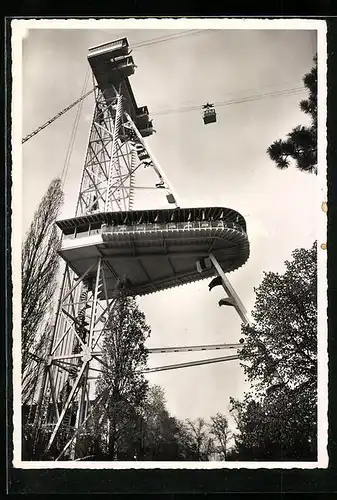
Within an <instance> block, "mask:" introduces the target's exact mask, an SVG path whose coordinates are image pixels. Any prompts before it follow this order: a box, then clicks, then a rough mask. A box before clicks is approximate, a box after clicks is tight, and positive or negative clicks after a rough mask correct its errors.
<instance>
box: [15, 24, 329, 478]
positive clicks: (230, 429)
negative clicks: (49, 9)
mask: <svg viewBox="0 0 337 500" xmlns="http://www.w3.org/2000/svg"><path fill="white" fill-rule="evenodd" d="M11 27H12V60H13V66H12V78H13V99H12V110H11V112H12V144H13V153H12V154H13V166H12V181H13V187H12V213H13V223H12V226H13V232H12V256H13V258H12V268H13V381H14V391H13V392H14V393H13V398H14V417H13V419H14V431H13V432H14V434H13V442H14V451H13V453H14V462H13V463H14V466H15V467H20V468H27V469H29V468H69V467H70V468H93V469H94V468H130V469H133V468H167V469H170V468H171V469H172V468H191V469H197V468H206V469H216V468H218V469H219V468H241V467H245V468H255V469H256V468H261V467H264V468H326V467H327V466H328V453H327V429H328V422H327V408H328V400H327V398H328V379H327V367H328V354H327V299H326V294H327V281H326V259H327V239H326V226H327V189H326V93H327V89H326V58H327V48H326V27H325V22H324V21H319V20H318V21H317V20H300V19H288V20H284V19H279V20H258V19H256V20H253V19H246V20H244V19H243V20H235V19H222V20H217V19H199V20H198V19H190V20H188V19H184V20H183V19H176V20H169V19H166V20H164V19H162V20H161V19H137V20H136V19H124V20H122V19H120V20H109V19H101V20H80V19H78V20H76V19H54V20H53V19H44V20H34V19H29V20H27V19H26V20H23V19H22V20H20V19H17V20H13V21H12V23H11Z"/></svg>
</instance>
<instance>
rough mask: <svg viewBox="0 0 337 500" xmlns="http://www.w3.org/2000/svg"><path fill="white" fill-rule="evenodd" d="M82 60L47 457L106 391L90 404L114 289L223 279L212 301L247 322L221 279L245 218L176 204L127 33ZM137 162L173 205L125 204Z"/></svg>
mask: <svg viewBox="0 0 337 500" xmlns="http://www.w3.org/2000/svg"><path fill="white" fill-rule="evenodd" d="M88 61H89V64H90V66H91V69H92V72H93V75H94V78H95V80H96V83H97V86H96V89H95V108H94V113H93V119H92V124H91V130H90V135H89V141H88V145H87V151H86V157H85V162H84V166H83V171H82V178H81V182H80V189H79V194H78V200H77V206H76V212H75V216H74V218H71V219H67V220H61V221H58V222H57V225H58V227H59V228H60V230H61V231H62V233H63V239H62V244H61V248H60V251H59V253H60V255H61V257H62V258H63V260H64V261H65V272H64V275H63V281H62V286H61V292H60V297H59V302H58V308H57V313H56V321H55V326H54V330H53V337H52V339H51V343H50V349H49V356H48V358H47V360H46V362H45V370H44V374H43V379H42V382H41V388H40V396H39V401H38V404H37V410H36V413H35V416H34V423H33V425H34V429H35V436H36V437H37V436H40V439H41V436H42V439H43V436H44V440H45V450H46V452H47V453H51V455H52V456H53V458H54V459H58V458H60V457H61V456H62V457H63V458H64V457H68V458H70V459H75V458H76V457H77V456H79V455H81V451H80V441H81V438H82V437H83V436H84V438H85V432H86V431H85V428H86V423H87V422H88V420H89V419H90V416H91V415H92V410H93V408H94V406H95V404H97V403H98V402H102V401H106V400H107V399H108V398H109V396H110V394H108V393H104V394H100V395H98V396H97V397H96V399H95V401H92V385H93V378H94V375H95V372H96V371H97V369H98V367H99V366H100V363H103V361H102V356H103V354H104V352H102V348H103V347H102V345H103V344H102V340H103V338H104V334H105V331H107V330H108V323H109V317H110V315H111V312H112V311H113V309H114V307H115V304H116V299H117V298H118V297H119V296H120V294H121V293H123V294H126V295H127V296H140V295H145V294H149V293H156V292H158V291H160V290H165V289H168V288H172V287H176V286H180V285H183V284H187V283H191V282H194V281H197V280H202V279H205V278H213V280H212V282H211V283H210V289H212V288H213V287H214V286H217V285H221V286H223V288H224V290H225V291H226V293H227V299H225V300H224V302H222V304H220V305H231V306H234V307H235V309H236V310H237V312H238V314H239V315H240V317H241V319H242V321H243V322H245V323H246V322H247V321H248V320H247V315H246V312H245V309H244V307H243V305H242V303H241V301H240V299H239V297H238V296H237V295H236V293H235V291H234V289H233V288H232V287H231V285H230V283H229V282H228V280H227V277H226V276H225V273H227V272H230V271H233V270H235V269H238V268H239V267H241V266H242V265H243V264H244V263H245V262H246V260H247V259H248V257H249V242H248V236H247V232H246V223H245V220H244V218H243V217H242V216H241V215H240V214H239V213H238V212H236V211H235V210H231V209H229V208H222V207H204V208H180V207H178V206H177V202H176V199H175V196H174V194H173V193H172V190H171V189H170V186H169V184H168V182H167V181H166V179H165V176H164V174H163V172H162V170H161V169H160V167H159V165H158V164H157V163H156V161H155V159H154V157H153V155H152V154H151V152H150V150H149V147H148V145H147V143H146V142H145V138H146V137H148V136H150V135H151V134H152V133H153V131H154V130H153V127H152V122H151V120H150V119H149V112H148V109H147V107H146V106H143V107H138V106H137V104H136V100H135V97H134V95H133V92H132V89H131V85H130V82H129V77H130V76H131V75H132V74H133V73H134V71H135V65H134V62H133V58H132V57H131V55H130V50H129V46H128V42H127V39H126V38H123V39H120V40H116V41H113V42H111V43H106V44H103V45H100V46H98V47H94V48H91V49H89V54H88ZM143 168H147V169H149V170H151V169H152V170H153V171H154V172H155V174H156V176H157V182H156V184H155V186H154V188H155V189H161V190H162V191H163V192H165V193H166V197H167V202H168V203H169V204H171V205H174V207H173V208H172V207H171V208H170V207H168V208H167V209H158V210H157V209H156V210H153V209H151V210H133V202H134V193H135V190H136V189H137V186H136V172H137V171H138V170H140V169H143ZM220 302H221V301H220ZM237 346H238V345H234V344H232V345H226V344H223V345H218V346H214V349H223V348H228V347H229V348H235V347H237ZM209 348H213V347H212V346H207V345H206V346H190V347H186V346H185V347H182V348H179V347H176V348H174V347H172V348H167V349H166V351H165V350H163V349H157V352H176V351H177V350H178V351H182V350H191V351H193V350H194V351H195V350H207V349H209ZM170 349H171V351H170ZM150 351H151V350H150ZM155 351H156V349H152V352H155ZM216 359H217V360H218V361H219V360H222V361H224V360H226V359H237V357H235V356H234V357H233V356H229V357H227V358H221V359H220V358H216ZM196 364H202V362H196ZM187 365H188V364H187ZM187 365H186V366H187ZM177 366H178V365H177ZM162 369H167V367H165V366H164V367H162ZM148 371H151V369H149V370H148ZM152 371H153V370H152ZM90 394H91V396H90ZM102 418H103V417H102ZM60 449H61V450H62V451H61V453H59V451H60Z"/></svg>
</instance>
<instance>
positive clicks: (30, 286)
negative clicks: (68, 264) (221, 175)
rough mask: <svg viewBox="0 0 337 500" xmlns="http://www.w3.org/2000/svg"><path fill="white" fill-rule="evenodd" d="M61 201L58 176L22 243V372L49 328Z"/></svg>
mask: <svg viewBox="0 0 337 500" xmlns="http://www.w3.org/2000/svg"><path fill="white" fill-rule="evenodd" d="M62 203H63V192H62V188H61V181H60V179H55V180H53V181H52V182H51V183H50V185H49V187H48V190H47V192H46V194H45V195H44V196H43V198H42V200H41V202H40V204H39V206H38V208H37V210H36V212H35V214H34V218H33V221H32V223H31V225H30V227H29V230H28V232H27V235H26V238H25V241H24V243H23V246H22V252H21V254H22V270H21V280H22V281H21V285H22V286H21V348H22V374H23V378H25V377H26V373H25V372H26V369H27V367H28V365H29V363H30V362H31V361H32V358H31V353H32V351H34V352H36V353H37V354H38V351H37V348H39V352H40V353H41V348H42V345H41V341H43V342H42V343H43V345H44V343H45V341H46V337H45V336H44V335H43V332H41V331H40V330H41V327H43V328H47V327H48V319H47V318H46V316H47V313H48V312H49V310H50V304H51V299H52V297H53V295H54V292H55V289H56V286H57V273H58V269H59V256H58V254H57V250H58V248H59V244H60V236H59V235H58V232H57V228H56V226H55V221H56V218H57V216H58V214H59V211H60V209H61V206H62Z"/></svg>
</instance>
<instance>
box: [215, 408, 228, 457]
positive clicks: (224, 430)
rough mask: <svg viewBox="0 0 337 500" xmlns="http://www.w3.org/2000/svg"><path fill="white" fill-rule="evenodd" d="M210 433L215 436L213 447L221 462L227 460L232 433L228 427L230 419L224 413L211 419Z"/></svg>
mask: <svg viewBox="0 0 337 500" xmlns="http://www.w3.org/2000/svg"><path fill="white" fill-rule="evenodd" d="M210 433H211V435H212V436H213V447H214V452H215V453H216V455H217V457H218V459H219V460H227V454H228V450H229V441H230V439H231V437H232V432H231V430H230V429H229V426H228V419H227V417H226V416H225V415H223V414H222V413H217V414H216V415H215V416H213V417H211V424H210Z"/></svg>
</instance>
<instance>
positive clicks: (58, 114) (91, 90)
mask: <svg viewBox="0 0 337 500" xmlns="http://www.w3.org/2000/svg"><path fill="white" fill-rule="evenodd" d="M95 89H96V86H95V87H93V88H92V89H90V90H89V91H88V92H87V93H86V94H85V95H84V96H82V97H80V98H79V99H77V100H76V101H74V102H72V103H71V104H69V106H67V107H66V108H64V109H62V111H60V112H59V113H57V114H56V115H55V116H53V117H52V118H50V120H48V121H46V122H45V123H44V124H43V125H41V126H40V127H38V128H37V129H35V130H33V132H31V133H30V134H28V135H26V136H25V137H24V138H23V139H22V141H21V142H22V144H24V143H25V142H26V141H28V140H29V139H31V138H32V137H34V136H35V135H36V134H38V133H39V132H41V130H43V129H44V128H46V127H48V125H50V124H51V123H53V122H54V121H55V120H56V119H57V118H59V117H60V116H62V115H64V113H66V112H67V111H69V110H70V109H71V108H73V107H74V106H76V104H78V103H79V102H81V101H82V100H83V99H85V98H86V97H88V96H89V95H90V94H92V92H93V91H94V90H95Z"/></svg>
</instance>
